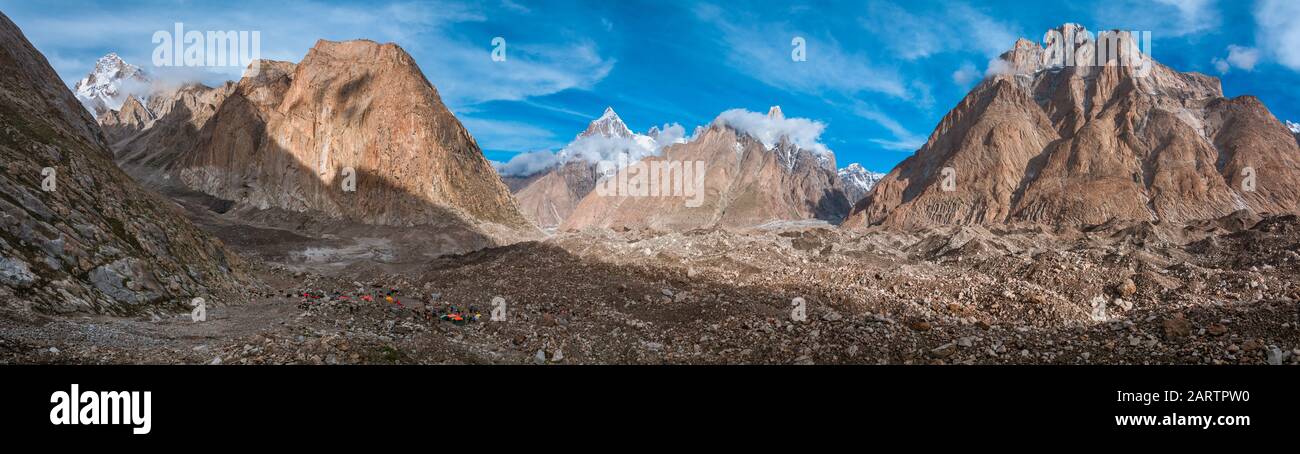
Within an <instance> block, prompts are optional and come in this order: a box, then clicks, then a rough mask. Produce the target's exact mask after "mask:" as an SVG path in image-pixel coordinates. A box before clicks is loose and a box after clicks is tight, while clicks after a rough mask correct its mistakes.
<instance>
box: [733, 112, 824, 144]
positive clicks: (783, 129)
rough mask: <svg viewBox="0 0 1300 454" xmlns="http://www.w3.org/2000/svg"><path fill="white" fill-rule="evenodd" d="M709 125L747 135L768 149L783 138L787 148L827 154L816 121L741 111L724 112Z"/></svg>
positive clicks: (822, 127)
mask: <svg viewBox="0 0 1300 454" xmlns="http://www.w3.org/2000/svg"><path fill="white" fill-rule="evenodd" d="M713 121H714V122H715V123H719V124H724V125H727V126H730V127H732V128H735V129H736V130H737V131H740V132H743V133H745V134H749V135H750V136H752V137H753V138H755V139H758V141H759V142H762V143H763V145H764V146H766V147H768V148H772V147H774V146H776V145H777V144H778V143H780V142H781V138H782V137H785V138H786V139H787V140H789V141H790V143H791V144H794V145H795V146H797V147H799V148H802V149H804V150H809V151H813V152H817V153H822V154H829V153H830V152H831V150H830V148H827V147H826V145H825V144H823V143H821V141H820V140H821V135H822V132H823V131H825V130H826V124H824V123H822V122H820V121H815V120H809V119H807V118H785V117H783V116H777V117H770V116H768V115H766V114H761V113H758V112H750V111H748V110H745V109H731V110H728V111H726V112H723V113H721V114H719V115H718V118H717V119H715V120H713Z"/></svg>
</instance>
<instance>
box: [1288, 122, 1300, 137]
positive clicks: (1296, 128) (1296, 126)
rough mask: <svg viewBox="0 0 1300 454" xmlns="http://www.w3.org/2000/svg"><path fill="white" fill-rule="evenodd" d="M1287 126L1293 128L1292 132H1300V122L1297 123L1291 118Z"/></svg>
mask: <svg viewBox="0 0 1300 454" xmlns="http://www.w3.org/2000/svg"><path fill="white" fill-rule="evenodd" d="M1286 127H1287V128H1288V129H1290V130H1291V133H1292V134H1300V123H1295V122H1292V121H1291V120H1287V121H1286Z"/></svg>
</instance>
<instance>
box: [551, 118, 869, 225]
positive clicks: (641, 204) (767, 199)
mask: <svg viewBox="0 0 1300 454" xmlns="http://www.w3.org/2000/svg"><path fill="white" fill-rule="evenodd" d="M697 161H698V162H703V163H704V167H703V169H704V177H703V181H702V182H703V186H702V188H703V192H702V196H699V198H698V199H696V200H697V201H698V206H688V199H691V197H687V196H686V195H685V193H686V191H684V192H683V193H684V195H683V196H681V197H677V196H672V197H663V196H660V197H656V196H637V195H628V194H625V193H622V192H620V191H612V192H606V193H605V194H602V193H601V191H600V189H597V190H596V191H593V192H592V193H590V194H588V195H587V197H585V198H583V199H582V201H581V202H580V203H579V204H578V206H577V208H576V209H575V210H574V212H573V214H572V215H571V216H569V218H568V219H567V220H565V222H564V223H563V224H562V226H561V228H564V229H582V228H588V227H606V228H616V229H617V228H633V229H635V228H652V229H661V230H689V229H694V228H709V227H733V228H734V227H750V226H756V225H761V224H765V223H769V222H779V221H794V220H808V219H821V220H825V221H829V222H839V221H840V220H841V219H842V218H843V216H844V215H845V214H846V213H847V212H848V208H849V204H848V199H846V198H845V196H844V191H843V189H842V188H841V187H840V184H839V179H838V178H837V176H836V173H835V164H834V157H833V156H830V157H824V156H817V155H816V153H814V152H811V151H808V150H802V149H799V148H798V147H795V146H794V145H792V144H790V143H789V142H788V141H784V140H782V141H781V142H780V143H779V144H776V146H775V147H774V148H772V149H768V148H767V147H765V146H764V145H763V143H761V142H759V141H758V140H756V139H754V138H753V137H751V136H749V135H746V134H742V133H738V132H737V131H736V130H735V129H733V128H731V127H728V126H724V125H721V124H717V123H715V124H713V125H711V126H710V127H709V128H707V129H705V130H703V131H698V132H697V133H696V137H695V138H694V139H693V140H691V141H690V142H687V143H683V144H676V145H671V146H668V147H666V148H664V150H663V154H662V156H655V157H649V158H645V159H643V160H642V161H641V162H642V163H645V164H647V165H650V164H652V163H657V162H670V163H671V162H677V163H680V164H682V165H683V166H684V167H685V166H693V165H694V164H693V163H695V162H697ZM602 170H603V169H602ZM611 170H612V169H611ZM638 172H640V171H638V170H633V167H631V166H629V167H628V168H624V169H621V170H618V171H611V172H610V173H609V175H610V176H609V177H606V179H604V180H602V181H601V182H598V183H597V185H598V186H599V185H601V184H605V183H607V182H610V181H618V180H619V179H621V178H627V179H628V180H629V181H633V180H635V173H638ZM685 183H686V185H687V186H693V185H694V183H693V182H692V181H691V179H690V178H688V179H687V181H686V182H685ZM669 186H671V185H669ZM660 187H661V188H662V187H664V185H660ZM683 189H685V188H683Z"/></svg>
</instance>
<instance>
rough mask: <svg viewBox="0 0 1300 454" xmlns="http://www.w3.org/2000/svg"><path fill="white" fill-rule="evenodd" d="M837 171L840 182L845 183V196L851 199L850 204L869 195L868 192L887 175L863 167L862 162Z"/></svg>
mask: <svg viewBox="0 0 1300 454" xmlns="http://www.w3.org/2000/svg"><path fill="white" fill-rule="evenodd" d="M837 173H838V175H839V177H840V183H841V184H843V185H844V196H845V197H847V198H848V199H849V204H857V203H858V201H859V200H862V198H863V197H866V196H867V193H868V192H871V188H872V187H874V186H875V185H876V182H878V181H880V179H881V178H884V177H885V174H883V173H878V172H872V171H870V170H867V169H866V168H865V167H862V164H858V163H856V162H855V163H851V164H849V165H848V166H846V167H844V168H842V169H840V170H839V171H838V172H837Z"/></svg>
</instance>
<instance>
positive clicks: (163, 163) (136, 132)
mask: <svg viewBox="0 0 1300 454" xmlns="http://www.w3.org/2000/svg"><path fill="white" fill-rule="evenodd" d="M234 88H235V84H234V83H229V82H227V83H226V84H223V85H222V86H220V87H216V88H211V87H207V86H204V85H201V84H188V85H184V86H181V87H179V88H178V89H176V90H173V91H165V92H160V93H158V94H156V95H155V96H152V97H151V98H150V103H149V104H150V105H149V106H146V107H143V110H144V111H145V112H146V113H147V114H148V115H149V116H152V117H153V118H154V119H153V120H152V121H148V122H145V123H143V124H140V123H138V122H130V123H128V124H125V125H123V126H121V127H119V128H120V129H121V132H120V133H119V135H121V136H122V137H121V138H120V139H118V140H115V141H113V142H112V144H113V145H112V148H113V155H114V160H115V161H117V164H118V166H119V167H121V168H122V169H123V170H126V172H127V173H128V174H130V175H131V176H132V177H133V178H135V179H136V180H137V181H140V182H142V183H144V184H146V185H150V186H160V185H167V184H170V183H172V182H173V181H171V180H170V174H169V173H168V172H169V171H170V170H171V169H173V168H174V166H175V161H176V159H177V157H179V156H181V155H183V154H185V153H187V152H189V151H190V150H193V149H194V146H195V145H196V144H197V143H198V137H199V131H200V130H202V129H203V126H204V125H206V124H207V122H208V119H210V118H212V116H213V114H215V113H216V111H217V108H218V107H219V106H221V103H222V102H224V101H225V99H226V97H227V96H230V93H232V92H233V91H234ZM129 106H130V103H128V104H126V105H123V107H122V110H121V111H119V112H110V113H109V114H106V115H102V116H100V118H99V124H100V126H101V127H103V128H104V131H105V134H108V133H109V131H110V130H112V129H113V128H112V127H111V125H109V124H108V123H109V122H111V121H112V120H113V119H114V118H116V116H120V115H122V114H123V113H125V112H128V110H129Z"/></svg>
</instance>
